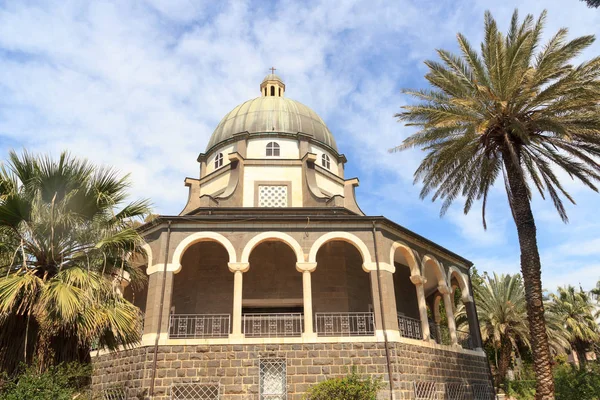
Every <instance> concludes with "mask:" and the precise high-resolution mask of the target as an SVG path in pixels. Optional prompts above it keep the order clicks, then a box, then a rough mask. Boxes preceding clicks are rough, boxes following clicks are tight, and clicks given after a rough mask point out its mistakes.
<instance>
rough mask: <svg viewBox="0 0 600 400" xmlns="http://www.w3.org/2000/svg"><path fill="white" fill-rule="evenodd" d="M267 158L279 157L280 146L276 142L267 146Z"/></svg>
mask: <svg viewBox="0 0 600 400" xmlns="http://www.w3.org/2000/svg"><path fill="white" fill-rule="evenodd" d="M267 157H279V144H277V143H275V142H269V143H268V144H267Z"/></svg>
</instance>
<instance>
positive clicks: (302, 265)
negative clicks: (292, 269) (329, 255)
mask: <svg viewBox="0 0 600 400" xmlns="http://www.w3.org/2000/svg"><path fill="white" fill-rule="evenodd" d="M316 268H317V263H316V262H297V263H296V270H298V272H313V271H314V270H315V269H316Z"/></svg>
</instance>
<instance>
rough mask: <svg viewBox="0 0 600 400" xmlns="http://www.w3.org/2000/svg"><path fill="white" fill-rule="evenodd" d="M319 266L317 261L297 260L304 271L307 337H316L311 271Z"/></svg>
mask: <svg viewBox="0 0 600 400" xmlns="http://www.w3.org/2000/svg"><path fill="white" fill-rule="evenodd" d="M316 268H317V263H310V262H297V263H296V269H297V270H298V272H301V273H302V300H303V303H304V332H303V336H305V337H311V336H312V337H314V336H316V335H315V331H314V329H313V308H312V284H311V272H313V271H314V270H315V269H316Z"/></svg>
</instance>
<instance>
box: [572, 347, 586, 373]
mask: <svg viewBox="0 0 600 400" xmlns="http://www.w3.org/2000/svg"><path fill="white" fill-rule="evenodd" d="M586 349H587V346H586V345H585V343H582V342H581V341H580V340H576V341H575V343H574V344H573V350H575V353H576V354H577V363H578V364H579V368H585V364H586V362H587V359H586V358H585V357H586V354H587V352H586Z"/></svg>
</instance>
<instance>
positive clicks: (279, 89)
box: [279, 88, 281, 97]
mask: <svg viewBox="0 0 600 400" xmlns="http://www.w3.org/2000/svg"><path fill="white" fill-rule="evenodd" d="M279 97H281V88H279Z"/></svg>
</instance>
